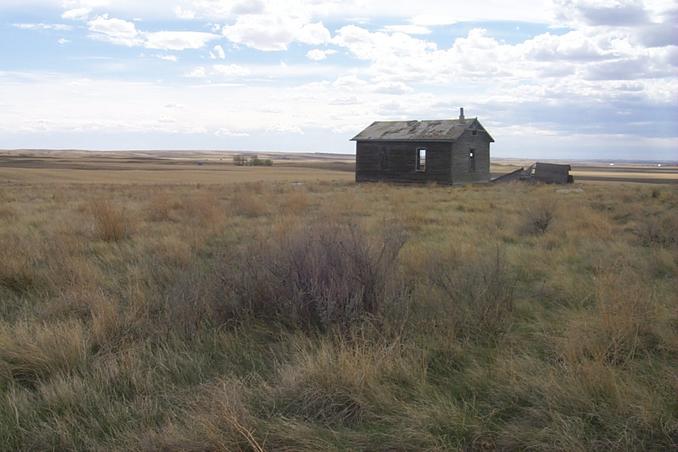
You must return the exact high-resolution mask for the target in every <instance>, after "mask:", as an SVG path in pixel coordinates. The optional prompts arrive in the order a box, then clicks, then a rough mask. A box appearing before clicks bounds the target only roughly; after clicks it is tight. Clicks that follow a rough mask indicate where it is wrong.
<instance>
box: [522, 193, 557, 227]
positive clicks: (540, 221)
mask: <svg viewBox="0 0 678 452" xmlns="http://www.w3.org/2000/svg"><path fill="white" fill-rule="evenodd" d="M555 214H556V205H555V203H554V202H553V201H551V200H548V199H539V200H537V201H536V202H535V203H534V204H532V205H530V206H529V207H528V208H527V209H526V210H525V212H524V214H523V217H524V221H523V224H522V225H521V228H520V232H521V233H522V234H524V235H539V234H543V233H545V232H546V231H547V229H548V228H549V226H550V225H551V224H552V222H553V219H554V217H555Z"/></svg>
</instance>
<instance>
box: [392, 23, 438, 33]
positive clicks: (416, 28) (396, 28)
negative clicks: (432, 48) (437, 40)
mask: <svg viewBox="0 0 678 452" xmlns="http://www.w3.org/2000/svg"><path fill="white" fill-rule="evenodd" d="M382 31H386V32H398V33H405V34H408V35H430V34H431V29H430V28H429V27H424V26H422V25H413V24H408V25H386V26H385V27H384V28H383V29H382Z"/></svg>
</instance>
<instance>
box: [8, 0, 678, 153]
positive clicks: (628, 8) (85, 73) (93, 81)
mask: <svg viewBox="0 0 678 452" xmlns="http://www.w3.org/2000/svg"><path fill="white" fill-rule="evenodd" d="M514 5H519V6H514ZM677 24H678V5H676V3H675V1H673V0H645V1H641V0H553V1H547V2H544V1H534V0H526V1H523V2H520V3H512V2H503V1H498V0H489V1H488V0H478V1H476V2H456V1H431V0H419V1H417V2H411V1H402V0H391V1H387V0H371V1H367V0H344V1H339V0H327V1H323V0H307V1H302V0H277V1H274V0H250V1H234V0H176V1H173V0H146V1H144V2H139V1H133V0H115V1H114V0H0V148H5V149H8V148H84V149H237V150H280V151H316V152H346V153H348V152H352V151H353V144H352V143H350V142H349V141H348V140H349V139H350V138H351V137H352V136H353V135H355V134H356V133H358V132H359V131H360V130H361V129H362V128H364V127H365V126H367V125H369V124H370V123H371V122H372V121H375V120H389V119H391V120H397V119H441V118H453V117H456V116H457V114H458V108H459V107H460V106H463V107H465V109H466V112H467V116H478V117H479V118H480V120H481V121H482V122H483V124H484V125H485V126H486V128H488V130H489V131H490V132H491V133H492V135H493V136H494V137H495V139H496V143H495V144H494V145H493V154H494V155H495V156H503V157H522V158H578V159H581V158H593V159H612V158H615V159H638V160H660V159H661V160H678V25H677Z"/></svg>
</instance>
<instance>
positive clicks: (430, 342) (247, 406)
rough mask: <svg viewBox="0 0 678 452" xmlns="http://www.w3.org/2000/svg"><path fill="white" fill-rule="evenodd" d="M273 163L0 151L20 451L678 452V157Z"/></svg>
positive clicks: (1, 300)
mask: <svg viewBox="0 0 678 452" xmlns="http://www.w3.org/2000/svg"><path fill="white" fill-rule="evenodd" d="M262 155H264V154H260V156H262ZM265 156H266V157H267V158H272V159H273V161H274V165H273V167H235V166H233V164H232V157H233V154H232V153H216V152H215V153H208V152H172V153H170V152H165V153H148V152H129V153H128V152H111V153H90V152H77V151H71V152H69V151H49V152H48V151H44V152H39V151H11V152H9V151H8V152H2V153H0V252H1V253H2V257H1V258H0V449H5V450H63V449H75V450H121V451H122V450H195V451H197V450H255V451H261V450H320V449H330V450H495V449H521V450H523V449H537V450H568V451H571V450H600V449H605V450H672V449H676V448H678V377H677V374H676V369H677V368H678V298H677V296H676V294H677V293H678V228H677V227H676V225H678V185H677V184H678V167H676V166H675V165H674V166H671V165H668V166H662V167H657V165H656V164H655V165H654V166H651V165H649V164H630V163H623V162H615V164H614V166H610V165H609V163H591V162H582V163H579V164H578V163H574V164H573V170H574V176H575V180H576V182H575V184H574V185H573V186H545V185H531V184H524V183H509V184H497V185H493V184H484V185H470V186H462V187H441V186H391V185H383V184H366V185H356V184H354V183H353V166H352V164H353V163H352V160H351V157H350V156H334V155H329V154H273V153H271V154H270V155H265ZM526 163H527V162H521V161H511V160H505V161H503V160H496V161H494V163H493V167H492V172H493V174H501V173H504V172H508V171H510V170H512V169H514V168H516V167H518V166H522V165H525V164H526Z"/></svg>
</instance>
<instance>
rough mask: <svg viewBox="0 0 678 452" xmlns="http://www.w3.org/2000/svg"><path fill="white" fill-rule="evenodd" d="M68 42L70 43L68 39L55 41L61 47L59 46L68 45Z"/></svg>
mask: <svg viewBox="0 0 678 452" xmlns="http://www.w3.org/2000/svg"><path fill="white" fill-rule="evenodd" d="M70 42H71V41H69V40H68V39H65V38H59V39H58V40H57V43H58V44H59V45H61V46H63V45H66V44H68V43H70Z"/></svg>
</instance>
